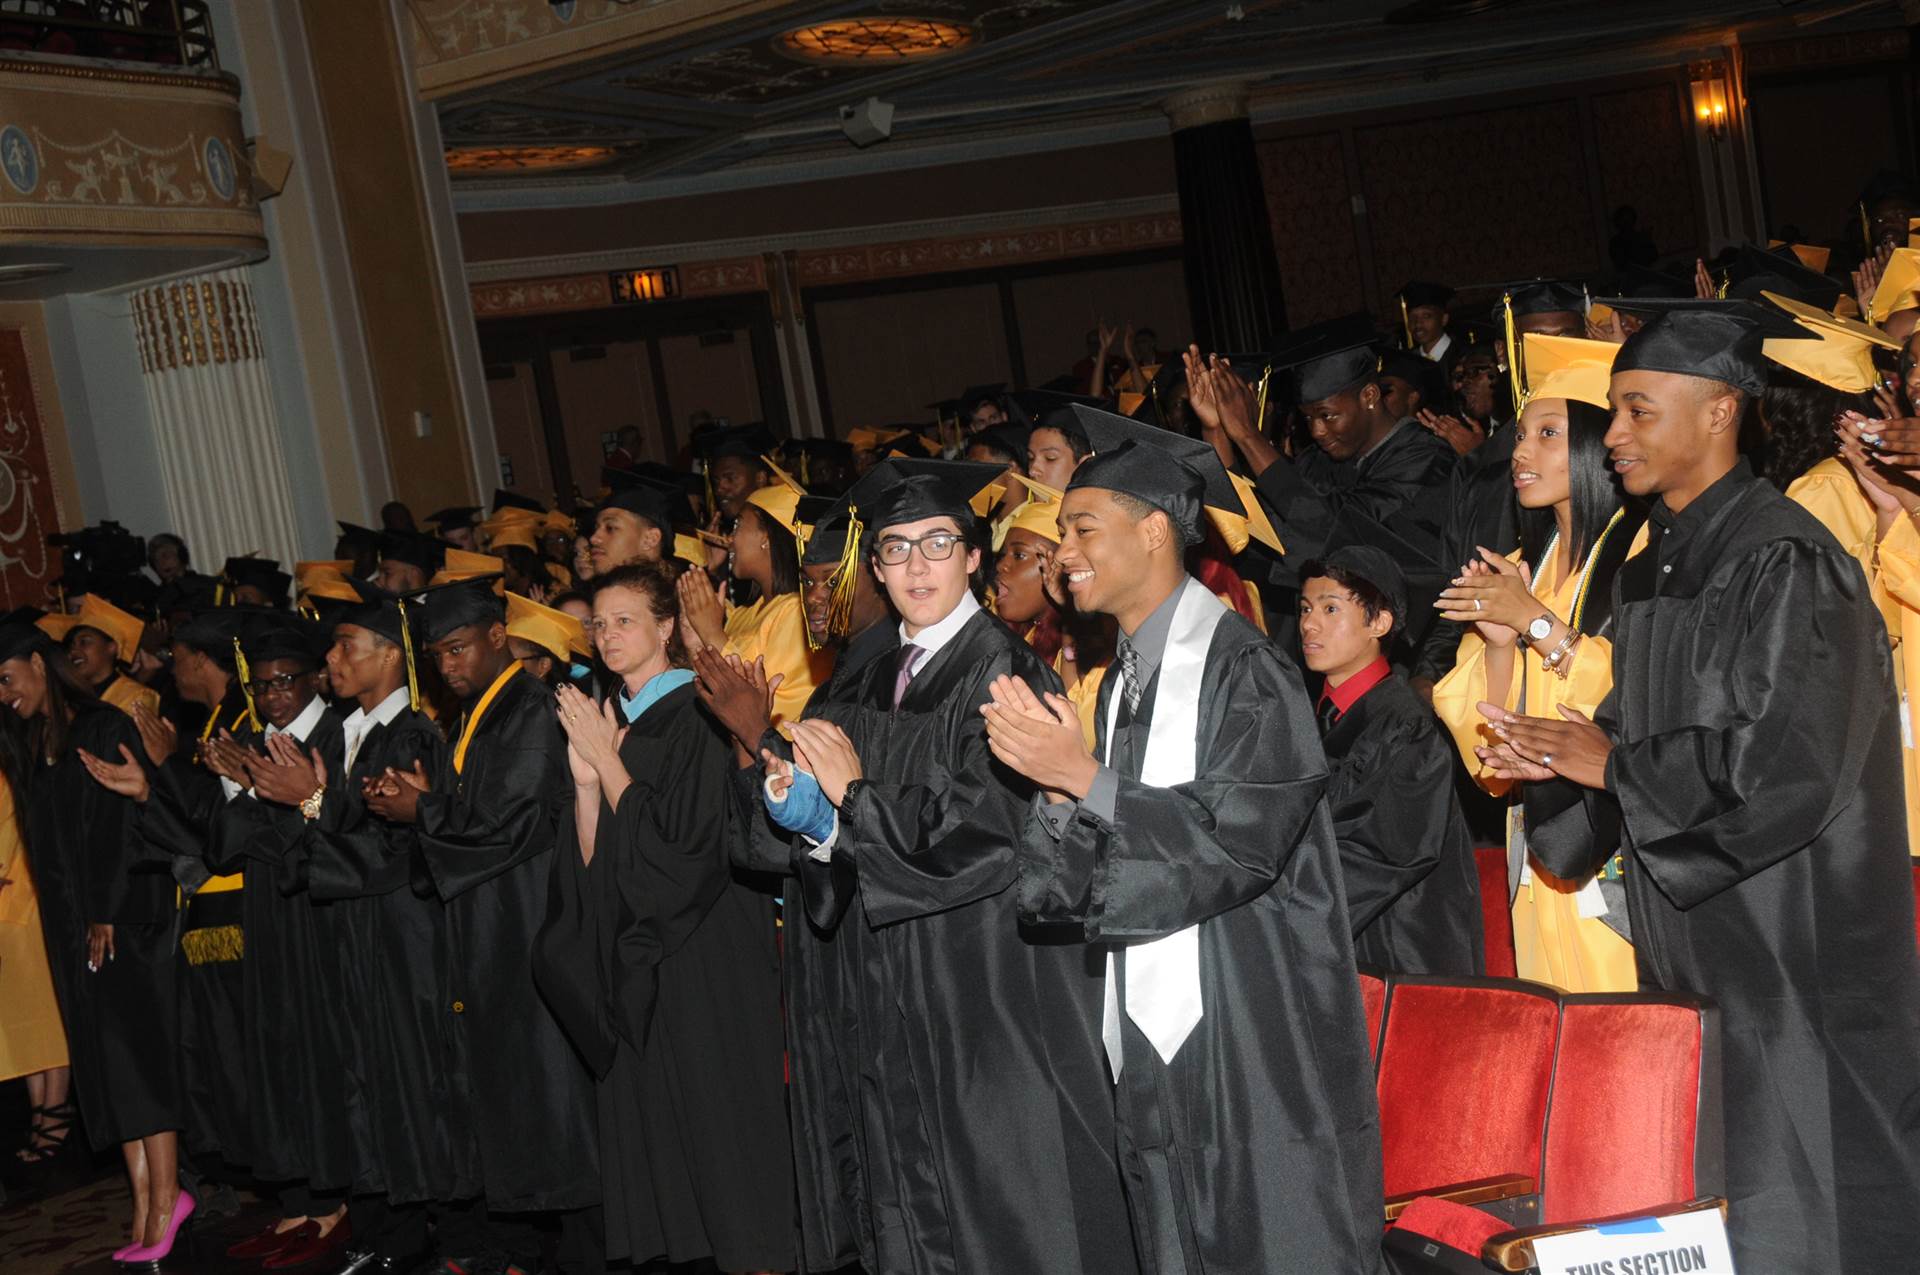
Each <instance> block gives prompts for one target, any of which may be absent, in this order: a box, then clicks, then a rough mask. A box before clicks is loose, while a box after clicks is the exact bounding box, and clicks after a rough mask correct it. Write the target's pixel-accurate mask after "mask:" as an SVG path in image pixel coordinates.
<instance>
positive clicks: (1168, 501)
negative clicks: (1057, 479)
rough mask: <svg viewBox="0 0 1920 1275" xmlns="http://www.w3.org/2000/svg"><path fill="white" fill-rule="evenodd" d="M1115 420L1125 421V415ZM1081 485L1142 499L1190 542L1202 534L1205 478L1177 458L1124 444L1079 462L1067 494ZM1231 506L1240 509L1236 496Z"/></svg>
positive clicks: (1155, 450)
mask: <svg viewBox="0 0 1920 1275" xmlns="http://www.w3.org/2000/svg"><path fill="white" fill-rule="evenodd" d="M1119 419H1121V420H1126V418H1125V417H1120V418H1119ZM1132 423H1133V422H1131V421H1129V422H1128V424H1132ZM1169 436H1170V437H1175V438H1178V437H1184V436H1183V435H1177V434H1176V435H1169ZM1207 450H1209V451H1211V450H1213V449H1212V448H1210V447H1209V448H1208V449H1207ZM1216 463H1217V462H1216ZM1082 487H1096V488H1099V489H1101V490H1103V491H1117V492H1124V493H1125V494H1127V495H1129V496H1133V497H1135V498H1137V499H1139V500H1144V501H1146V502H1147V503H1148V504H1149V505H1152V506H1153V507H1154V508H1155V509H1159V510H1161V511H1163V512H1164V513H1165V514H1166V515H1167V517H1169V518H1171V519H1173V522H1174V525H1175V526H1177V527H1179V528H1180V530H1181V534H1183V535H1184V536H1186V538H1187V540H1188V541H1189V542H1190V543H1191V542H1197V541H1199V540H1200V539H1202V538H1203V537H1204V536H1205V535H1206V490H1207V480H1206V478H1205V477H1204V476H1202V474H1201V473H1200V471H1199V470H1197V469H1195V468H1194V467H1193V466H1191V465H1189V464H1187V463H1186V461H1185V460H1184V459H1182V458H1181V457H1180V456H1177V455H1172V454H1169V453H1168V452H1165V451H1161V450H1159V449H1158V448H1154V447H1149V446H1147V445H1146V444H1145V443H1139V442H1133V441H1131V440H1129V441H1128V442H1124V443H1122V444H1120V445H1119V446H1118V447H1114V448H1109V449H1105V450H1102V451H1097V452H1095V453H1094V454H1093V455H1091V456H1089V457H1087V458H1086V459H1085V460H1083V461H1081V462H1080V465H1079V467H1078V468H1076V469H1075V470H1074V471H1073V480H1072V481H1071V482H1069V483H1068V484H1067V490H1068V491H1078V490H1079V489H1080V488H1082ZM1234 506H1235V507H1238V506H1239V500H1238V499H1237V498H1236V499H1235V501H1234Z"/></svg>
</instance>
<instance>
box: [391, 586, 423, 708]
mask: <svg viewBox="0 0 1920 1275" xmlns="http://www.w3.org/2000/svg"><path fill="white" fill-rule="evenodd" d="M394 606H395V607H397V608H398V609H399V611H400V657H401V659H403V660H404V661H405V662H406V665H407V707H408V708H411V709H412V710H413V711H414V712H416V713H417V712H419V711H420V678H419V676H418V674H416V673H415V672H414V670H413V628H412V625H411V624H410V623H409V621H408V620H407V603H406V599H404V598H396V599H394Z"/></svg>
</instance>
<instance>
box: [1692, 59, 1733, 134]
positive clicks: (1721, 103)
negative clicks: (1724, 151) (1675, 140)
mask: <svg viewBox="0 0 1920 1275" xmlns="http://www.w3.org/2000/svg"><path fill="white" fill-rule="evenodd" d="M1688 87H1689V88H1690V89H1691V91H1692V94H1693V118H1694V121H1695V122H1696V123H1698V124H1699V126H1700V130H1701V131H1702V132H1704V133H1705V134H1706V135H1707V136H1708V137H1710V138H1712V139H1713V140H1714V141H1716V142H1724V141H1726V140H1727V90H1726V80H1725V79H1724V78H1723V77H1722V75H1721V73H1720V67H1719V65H1718V64H1717V63H1710V64H1708V65H1707V66H1705V67H1702V68H1697V69H1696V70H1695V74H1694V78H1693V80H1692V83H1691V84H1689V85H1688Z"/></svg>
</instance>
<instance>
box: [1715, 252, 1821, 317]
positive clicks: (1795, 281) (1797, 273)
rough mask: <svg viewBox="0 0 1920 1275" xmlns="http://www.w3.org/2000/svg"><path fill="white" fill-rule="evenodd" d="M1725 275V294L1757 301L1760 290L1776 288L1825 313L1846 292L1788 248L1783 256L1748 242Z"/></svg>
mask: <svg viewBox="0 0 1920 1275" xmlns="http://www.w3.org/2000/svg"><path fill="white" fill-rule="evenodd" d="M1727 278H1728V281H1729V282H1728V286H1727V296H1728V297H1729V298H1733V299H1736V300H1742V301H1757V300H1759V299H1760V294H1761V293H1762V292H1777V293H1779V294H1780V295H1781V296H1785V297H1792V298H1793V299H1794V300H1795V301H1804V302H1806V303H1807V304H1808V305H1810V306H1813V307H1815V308H1816V309H1820V310H1825V311H1827V312H1829V313H1831V312H1832V311H1833V307H1834V306H1836V305H1838V304H1839V303H1840V298H1841V297H1842V296H1843V295H1845V293H1846V288H1845V287H1843V286H1842V285H1841V283H1840V282H1839V280H1837V279H1833V278H1830V277H1829V276H1827V275H1824V274H1821V273H1820V272H1819V271H1818V270H1809V269H1807V267H1805V266H1803V265H1801V264H1800V259H1799V258H1798V257H1795V256H1794V255H1793V251H1792V249H1788V250H1787V251H1786V253H1785V255H1784V256H1783V255H1782V254H1780V253H1776V252H1769V251H1768V250H1766V249H1764V248H1757V247H1755V246H1754V245H1752V244H1742V245H1741V246H1740V251H1739V255H1738V256H1736V257H1735V258H1734V261H1733V264H1732V266H1731V267H1729V269H1728V271H1727Z"/></svg>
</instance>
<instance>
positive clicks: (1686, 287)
mask: <svg viewBox="0 0 1920 1275" xmlns="http://www.w3.org/2000/svg"><path fill="white" fill-rule="evenodd" d="M1613 287H1614V291H1616V292H1618V293H1619V294H1620V296H1621V297H1622V298H1629V297H1690V296H1692V295H1693V280H1691V279H1682V278H1680V277H1679V276H1678V275H1671V274H1668V273H1667V272H1666V271H1664V270H1654V269H1651V268H1650V267H1647V266H1632V265H1630V266H1624V267H1622V268H1621V270H1620V272H1619V273H1618V274H1616V275H1614V276H1613ZM1625 308H1627V309H1629V310H1630V309H1632V308H1633V307H1632V306H1627V307H1625Z"/></svg>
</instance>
